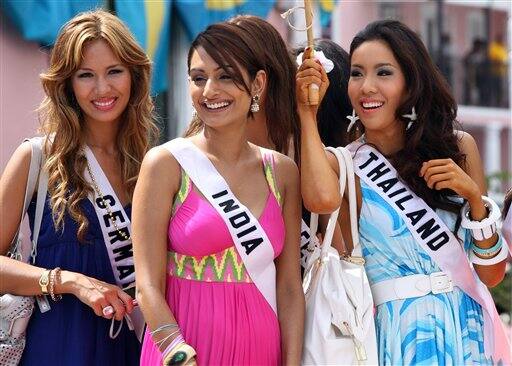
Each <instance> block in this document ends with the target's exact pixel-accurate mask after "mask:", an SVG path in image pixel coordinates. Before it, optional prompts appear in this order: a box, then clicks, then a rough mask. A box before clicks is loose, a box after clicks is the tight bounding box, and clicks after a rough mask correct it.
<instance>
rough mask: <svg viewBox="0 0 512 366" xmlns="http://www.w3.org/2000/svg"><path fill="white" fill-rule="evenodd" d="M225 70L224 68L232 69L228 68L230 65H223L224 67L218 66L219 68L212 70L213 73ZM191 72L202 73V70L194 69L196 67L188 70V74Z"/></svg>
mask: <svg viewBox="0 0 512 366" xmlns="http://www.w3.org/2000/svg"><path fill="white" fill-rule="evenodd" d="M225 68H226V69H233V67H232V66H230V65H224V67H222V66H219V67H217V68H216V69H215V70H213V71H218V70H224V69H225ZM192 71H198V72H204V69H201V68H196V67H195V68H192V69H190V71H189V72H192Z"/></svg>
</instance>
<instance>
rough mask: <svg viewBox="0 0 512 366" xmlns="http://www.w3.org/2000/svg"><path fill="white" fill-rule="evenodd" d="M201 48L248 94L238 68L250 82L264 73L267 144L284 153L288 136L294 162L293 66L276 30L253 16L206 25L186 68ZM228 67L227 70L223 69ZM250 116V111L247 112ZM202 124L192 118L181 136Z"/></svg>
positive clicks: (296, 135)
mask: <svg viewBox="0 0 512 366" xmlns="http://www.w3.org/2000/svg"><path fill="white" fill-rule="evenodd" d="M198 47H202V48H203V49H204V50H205V51H206V52H207V53H208V55H210V57H211V58H213V60H215V62H216V63H217V64H219V65H220V66H221V67H223V68H224V71H225V72H226V73H228V75H230V76H231V77H232V78H233V80H234V81H235V83H236V84H237V85H239V86H240V87H241V88H243V89H245V90H246V91H247V92H249V87H248V86H247V85H246V84H245V82H244V81H243V77H242V73H241V70H240V67H242V68H244V69H246V70H247V73H248V74H249V77H250V78H251V80H253V79H254V77H255V76H256V73H257V72H258V71H259V70H263V71H265V72H266V74H267V87H266V90H267V94H266V99H265V105H264V108H265V112H266V116H267V127H268V128H267V130H268V133H269V136H268V137H269V139H270V141H271V142H272V143H273V144H274V145H275V148H276V150H277V151H279V152H281V153H283V154H287V153H288V148H289V141H290V137H291V138H292V140H293V144H294V147H295V160H296V161H298V156H300V155H299V143H300V128H299V119H298V115H297V111H296V109H297V108H296V100H295V72H296V66H295V64H294V62H293V61H292V58H291V55H290V54H289V53H288V50H287V48H286V45H285V43H284V41H283V39H282V38H281V36H280V35H279V33H278V32H277V30H276V29H275V28H274V27H273V26H272V25H271V24H270V23H268V22H266V21H265V20H263V19H261V18H258V17H255V16H247V15H245V16H237V17H235V18H232V19H231V20H229V21H228V22H222V23H217V24H213V25H210V26H209V27H208V28H206V30H205V31H203V32H201V33H200V34H199V35H198V36H197V37H196V39H195V40H194V41H193V42H192V45H191V46H190V50H189V53H188V67H189V68H190V59H191V57H192V54H193V52H194V50H195V49H197V48H198ZM228 65H229V66H231V67H232V69H228V68H226V67H225V66H228ZM249 113H250V112H249ZM202 127H203V123H202V121H201V120H200V119H199V118H197V117H195V118H194V119H193V120H192V122H191V124H190V126H189V128H188V129H187V131H186V132H185V136H190V135H194V134H196V133H198V132H199V131H201V129H202Z"/></svg>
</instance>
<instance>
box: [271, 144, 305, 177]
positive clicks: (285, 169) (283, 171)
mask: <svg viewBox="0 0 512 366" xmlns="http://www.w3.org/2000/svg"><path fill="white" fill-rule="evenodd" d="M272 154H273V155H274V161H275V169H276V174H278V175H279V176H281V177H287V176H289V177H290V179H293V177H298V176H299V169H298V167H297V164H295V161H293V159H292V158H290V157H289V156H286V155H284V154H281V153H279V152H277V151H272Z"/></svg>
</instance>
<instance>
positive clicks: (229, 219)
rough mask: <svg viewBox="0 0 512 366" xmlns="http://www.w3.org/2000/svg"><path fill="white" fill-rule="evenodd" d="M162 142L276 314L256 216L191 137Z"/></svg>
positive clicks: (269, 250)
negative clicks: (205, 202) (218, 221)
mask: <svg viewBox="0 0 512 366" xmlns="http://www.w3.org/2000/svg"><path fill="white" fill-rule="evenodd" d="M162 146H163V147H164V148H166V149H167V150H169V151H170V152H171V154H172V155H173V156H174V157H175V158H176V160H177V161H178V163H179V164H180V166H181V167H182V168H183V170H185V172H186V173H187V174H188V176H189V177H190V179H191V180H192V182H194V185H195V186H196V187H197V189H199V191H200V192H201V193H202V194H203V195H204V196H205V197H206V199H207V200H208V201H209V202H210V203H211V205H212V206H213V207H214V208H215V209H216V210H217V212H218V213H219V215H220V216H221V217H222V219H223V220H224V223H225V224H226V226H227V227H228V229H229V232H230V234H231V237H232V238H233V241H234V243H235V247H236V249H237V251H238V254H239V255H240V257H241V258H242V260H243V261H244V265H245V267H246V268H247V272H248V273H249V276H250V277H251V279H252V281H253V282H254V284H255V285H256V287H257V288H258V289H259V290H260V292H261V293H262V295H263V296H264V297H265V299H266V300H267V302H268V303H269V304H270V306H271V307H272V309H273V310H274V312H276V314H277V306H276V268H275V265H274V249H273V247H272V244H271V243H270V240H269V239H268V237H267V234H266V233H265V231H264V230H263V228H262V227H261V225H260V223H259V222H258V220H257V219H256V218H255V217H254V216H253V215H252V213H251V212H250V211H249V209H247V208H246V207H245V206H244V205H242V204H241V203H240V202H239V201H238V199H237V198H236V197H235V195H234V194H233V193H232V192H231V190H230V189H229V186H228V184H227V182H226V181H225V180H224V178H223V177H222V176H221V175H220V174H219V172H218V171H217V169H215V167H214V166H213V164H212V162H211V161H210V160H209V159H208V157H207V156H206V155H205V154H204V153H203V152H202V151H201V150H200V149H199V148H197V147H196V146H195V145H194V144H193V143H192V142H191V141H189V140H187V139H184V138H177V139H174V140H172V141H169V142H167V143H165V144H163V145H162Z"/></svg>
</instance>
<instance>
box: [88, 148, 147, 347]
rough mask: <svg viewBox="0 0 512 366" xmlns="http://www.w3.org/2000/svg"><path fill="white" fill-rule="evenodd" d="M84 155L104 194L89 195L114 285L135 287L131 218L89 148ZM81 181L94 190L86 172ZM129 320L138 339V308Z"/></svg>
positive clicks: (141, 328) (140, 330)
mask: <svg viewBox="0 0 512 366" xmlns="http://www.w3.org/2000/svg"><path fill="white" fill-rule="evenodd" d="M84 152H85V156H86V158H87V162H88V163H89V166H90V167H91V171H92V174H93V176H94V180H95V181H96V184H97V185H98V188H99V190H100V192H101V193H102V194H103V199H102V197H97V193H96V192H95V190H94V189H93V192H91V193H90V194H89V200H90V201H91V202H92V204H93V206H94V210H95V211H96V215H97V216H98V221H99V223H100V226H101V232H102V234H103V240H104V241H105V247H106V248H107V253H108V256H109V259H110V265H111V266H112V272H113V274H114V278H115V280H116V284H117V286H119V287H120V288H123V289H126V288H129V287H132V286H134V284H135V266H134V263H133V247H132V239H131V238H130V232H131V223H130V219H129V217H128V215H127V214H126V212H125V210H124V208H123V205H122V204H121V201H120V200H119V198H118V197H117V195H116V193H115V191H114V189H113V188H112V186H111V185H110V182H109V181H108V179H107V177H106V175H105V173H104V172H103V170H102V169H101V166H100V164H99V163H98V161H97V160H96V157H95V156H94V154H93V152H92V151H91V149H90V148H89V147H88V146H85V147H84ZM84 178H85V180H86V181H87V182H88V183H89V184H90V185H91V187H94V182H93V180H92V178H91V176H90V175H89V172H88V171H87V169H85V174H84ZM105 203H106V204H107V205H108V206H109V209H110V211H111V213H112V216H113V217H114V218H115V219H116V225H117V229H116V228H115V227H114V224H113V223H112V219H111V218H110V215H109V213H108V210H107V208H106V207H105ZM121 233H122V234H125V236H126V238H128V239H125V237H124V236H123V235H122V234H121ZM129 318H130V320H131V321H132V322H133V325H134V327H135V333H136V334H137V337H138V338H139V340H141V337H142V331H143V328H144V320H143V317H142V313H140V309H139V307H135V308H134V310H133V312H132V314H130V315H129ZM128 324H129V323H128ZM129 326H130V324H129Z"/></svg>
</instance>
